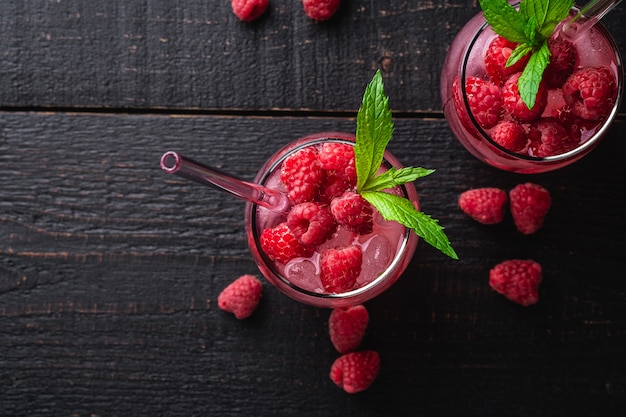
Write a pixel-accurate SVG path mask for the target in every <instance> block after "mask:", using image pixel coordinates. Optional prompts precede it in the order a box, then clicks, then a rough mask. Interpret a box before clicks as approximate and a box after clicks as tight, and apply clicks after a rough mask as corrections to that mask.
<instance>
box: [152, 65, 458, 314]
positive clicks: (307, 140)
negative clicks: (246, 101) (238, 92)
mask: <svg viewBox="0 0 626 417" xmlns="http://www.w3.org/2000/svg"><path fill="white" fill-rule="evenodd" d="M392 132H393V122H392V119H391V110H390V109H389V99H388V97H387V96H386V94H385V92H384V88H383V83H382V76H381V74H380V71H377V72H376V74H375V75H374V78H373V79H372V81H371V82H370V83H369V84H368V85H367V87H366V89H365V93H364V95H363V101H362V104H361V107H360V108H359V112H358V114H357V124H356V134H355V135H350V134H345V133H336V132H333V133H319V134H314V135H310V136H306V137H304V138H301V139H298V140H296V141H294V142H292V143H290V144H289V145H287V146H285V147H284V148H282V149H280V150H279V151H278V152H276V153H275V154H274V156H272V157H271V158H270V159H269V160H268V161H267V162H266V163H265V164H264V165H263V167H262V168H261V169H260V171H259V173H258V174H257V177H256V179H255V181H254V182H253V183H248V182H245V181H241V180H238V179H235V178H232V177H230V176H228V175H227V174H224V173H223V172H220V171H218V170H216V169H214V168H210V167H207V166H203V165H200V164H198V163H197V162H195V161H193V160H190V159H188V158H185V157H183V156H181V155H179V154H177V153H175V152H166V153H165V154H164V155H163V156H162V158H161V167H162V169H163V170H164V171H165V172H168V173H171V174H177V175H180V176H182V177H185V178H188V179H192V180H194V181H198V182H201V183H204V184H208V185H213V186H217V187H218V188H220V189H222V190H225V191H228V192H230V193H231V194H233V195H235V196H238V197H240V198H243V199H245V200H247V201H248V202H247V204H246V212H245V225H246V235H247V239H248V244H249V247H250V250H251V252H252V255H253V258H254V260H255V262H256V264H257V265H258V267H259V270H260V271H261V272H262V274H263V275H264V276H265V277H266V278H267V279H268V280H269V281H270V282H271V283H272V284H273V285H274V286H276V287H277V288H278V289H279V290H281V291H282V292H283V293H285V294H286V295H288V296H290V297H292V298H294V299H296V300H298V301H301V302H304V303H307V304H311V305H315V306H320V307H341V306H349V305H356V304H360V303H363V302H364V301H366V300H369V299H371V298H372V297H375V296H376V295H378V294H380V293H381V292H382V291H384V290H385V289H387V288H389V286H390V285H391V284H393V283H394V282H395V281H396V280H397V279H398V278H399V277H400V275H401V274H402V272H403V271H404V270H405V268H406V267H407V265H408V264H409V262H410V261H411V258H412V256H413V253H414V252H415V249H416V245H417V241H418V237H421V238H422V239H423V240H424V241H425V242H426V243H428V244H430V245H432V246H434V247H435V248H437V249H439V250H440V251H441V252H442V253H444V254H445V255H447V256H449V257H451V258H453V259H458V257H457V255H456V253H455V251H454V249H453V248H452V246H451V245H450V242H449V240H448V237H447V236H446V234H445V233H444V231H443V227H441V226H440V225H439V222H438V221H437V220H435V219H433V218H431V217H430V216H428V215H427V214H425V213H422V212H421V211H419V204H418V199H417V192H416V190H415V187H414V185H413V184H412V183H413V181H415V180H416V179H418V178H421V177H424V176H426V175H430V174H431V173H433V172H434V171H433V170H430V169H425V168H419V167H417V168H416V167H403V166H402V165H401V164H400V162H399V161H398V160H397V159H396V158H395V157H394V156H393V155H392V154H391V153H389V152H388V151H387V150H386V147H387V144H388V143H389V141H390V140H391V136H392Z"/></svg>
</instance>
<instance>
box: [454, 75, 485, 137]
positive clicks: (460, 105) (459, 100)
mask: <svg viewBox="0 0 626 417" xmlns="http://www.w3.org/2000/svg"><path fill="white" fill-rule="evenodd" d="M452 93H453V95H454V107H455V109H456V112H457V114H458V115H459V120H460V121H461V124H462V125H463V127H464V128H465V129H467V130H468V131H469V132H470V133H471V134H472V135H479V133H478V131H477V130H476V129H475V127H474V124H473V122H472V119H470V116H469V113H468V112H467V108H466V107H465V103H464V101H463V95H462V92H461V84H460V79H459V77H458V76H457V77H454V81H453V82H452Z"/></svg>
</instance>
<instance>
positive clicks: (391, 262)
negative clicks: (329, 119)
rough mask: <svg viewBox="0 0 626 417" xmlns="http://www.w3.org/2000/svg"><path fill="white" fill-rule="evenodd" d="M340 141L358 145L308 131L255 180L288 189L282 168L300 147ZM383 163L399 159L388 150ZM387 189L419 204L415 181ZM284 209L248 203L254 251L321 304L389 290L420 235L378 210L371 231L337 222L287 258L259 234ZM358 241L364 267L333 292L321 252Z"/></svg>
mask: <svg viewBox="0 0 626 417" xmlns="http://www.w3.org/2000/svg"><path fill="white" fill-rule="evenodd" d="M329 142H336V143H343V144H348V145H350V146H353V145H354V135H349V134H344V133H336V132H332V133H319V134H315V135H310V136H306V137H304V138H301V139H299V140H296V141H295V142H293V143H291V144H289V145H287V146H286V147H285V148H283V149H281V150H279V151H278V152H277V153H276V154H275V155H274V156H273V157H272V158H270V159H269V160H268V161H267V162H266V163H265V165H264V166H263V167H262V168H261V170H260V171H259V173H258V175H257V177H256V179H255V183H257V184H261V185H263V186H265V187H267V188H270V189H275V190H280V191H285V186H284V184H283V183H282V182H281V179H280V172H281V167H282V164H283V162H284V161H285V160H286V159H287V158H288V157H289V156H290V155H293V154H294V153H296V152H297V151H299V150H301V149H303V148H307V147H316V148H320V147H321V146H322V144H324V143H329ZM383 165H384V166H382V167H381V170H386V169H388V168H389V167H391V166H395V167H396V168H400V167H401V165H400V163H399V162H398V161H397V160H396V158H395V157H393V156H392V155H391V154H389V153H388V152H386V153H385V160H384V163H383ZM389 192H393V193H396V194H398V195H400V196H403V197H405V198H408V199H409V200H411V201H412V202H413V203H414V205H415V206H416V208H418V207H417V205H418V202H417V193H416V191H415V187H414V186H413V185H412V184H405V185H403V186H398V187H395V188H394V189H392V190H389ZM285 219H286V215H285V214H280V213H277V212H275V211H270V210H268V209H266V208H264V207H260V206H258V205H257V204H253V203H248V204H247V205H246V219H245V222H246V232H247V236H248V243H249V246H250V249H251V252H252V254H253V256H254V259H255V261H256V262H257V264H258V266H259V269H260V270H261V272H262V273H263V275H264V276H265V277H266V278H267V279H268V280H269V281H270V282H271V283H272V284H274V285H275V286H276V287H277V288H278V289H280V290H281V291H282V292H284V293H285V294H287V295H288V296H290V297H292V298H294V299H296V300H298V301H301V302H304V303H307V304H311V305H316V306H320V307H339V306H346V305H354V304H360V303H362V302H364V301H366V300H368V299H371V298H373V297H374V296H376V295H378V294H380V293H381V292H383V291H384V290H386V289H387V288H388V287H389V286H390V285H391V284H393V283H394V282H395V281H396V280H397V279H398V278H399V277H400V275H401V274H402V272H403V271H404V270H405V268H406V266H407V265H408V263H409V262H410V260H411V258H412V256H413V253H414V252H415V248H416V245H417V240H418V238H417V236H416V235H415V233H413V232H412V231H411V230H409V229H407V228H406V227H404V226H403V225H401V224H399V223H397V222H394V221H385V220H384V219H382V217H381V216H380V214H379V213H378V212H377V211H376V210H374V216H373V220H374V221H373V228H372V231H371V233H366V234H358V233H355V232H352V231H349V230H347V229H346V228H344V227H342V226H338V227H337V229H336V230H335V231H334V233H333V234H332V236H331V237H330V238H329V239H328V240H326V241H325V242H324V243H322V244H321V245H316V247H315V249H314V250H313V251H311V252H309V253H307V254H306V255H305V256H298V257H296V258H294V259H290V260H288V261H287V262H279V261H276V260H272V259H270V257H268V256H267V254H265V253H264V251H263V248H262V245H261V242H260V236H261V233H262V232H263V231H264V230H265V229H267V228H272V227H274V226H276V225H279V224H281V223H282V222H285ZM347 245H354V246H358V247H359V248H360V249H361V252H362V264H361V273H360V274H359V276H358V277H357V278H356V282H355V284H354V285H353V286H351V287H350V288H349V289H347V290H346V291H341V292H329V291H327V290H325V289H324V286H323V285H322V282H321V280H320V256H321V253H322V252H323V251H324V250H325V249H330V248H335V247H344V246H347Z"/></svg>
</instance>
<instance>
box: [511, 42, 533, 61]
mask: <svg viewBox="0 0 626 417" xmlns="http://www.w3.org/2000/svg"><path fill="white" fill-rule="evenodd" d="M532 52H533V47H532V46H530V45H526V44H525V43H520V44H519V45H517V47H516V48H515V49H513V52H511V56H509V59H508V60H507V61H506V66H507V67H510V66H511V65H515V64H516V63H517V61H519V60H520V59H522V58H524V57H525V56H526V55H528V54H530V53H532Z"/></svg>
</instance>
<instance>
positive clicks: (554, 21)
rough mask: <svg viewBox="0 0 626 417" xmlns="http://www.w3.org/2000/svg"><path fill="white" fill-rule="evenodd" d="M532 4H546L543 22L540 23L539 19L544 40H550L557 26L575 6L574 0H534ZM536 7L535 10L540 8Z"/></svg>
mask: <svg viewBox="0 0 626 417" xmlns="http://www.w3.org/2000/svg"><path fill="white" fill-rule="evenodd" d="M526 1H530V0H526ZM532 2H533V3H537V2H542V3H546V4H545V12H544V18H543V22H540V21H539V18H537V23H538V25H537V28H538V32H539V33H540V34H541V36H542V37H543V38H544V39H548V38H549V37H550V36H551V35H552V32H554V29H555V28H556V26H557V25H558V24H559V23H560V22H561V21H562V20H563V19H565V18H566V17H567V16H568V15H569V13H570V10H571V9H572V7H573V6H574V4H575V1H574V0H559V1H554V0H552V1H550V0H533V1H532ZM534 7H535V10H536V9H537V8H538V7H537V6H534Z"/></svg>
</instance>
